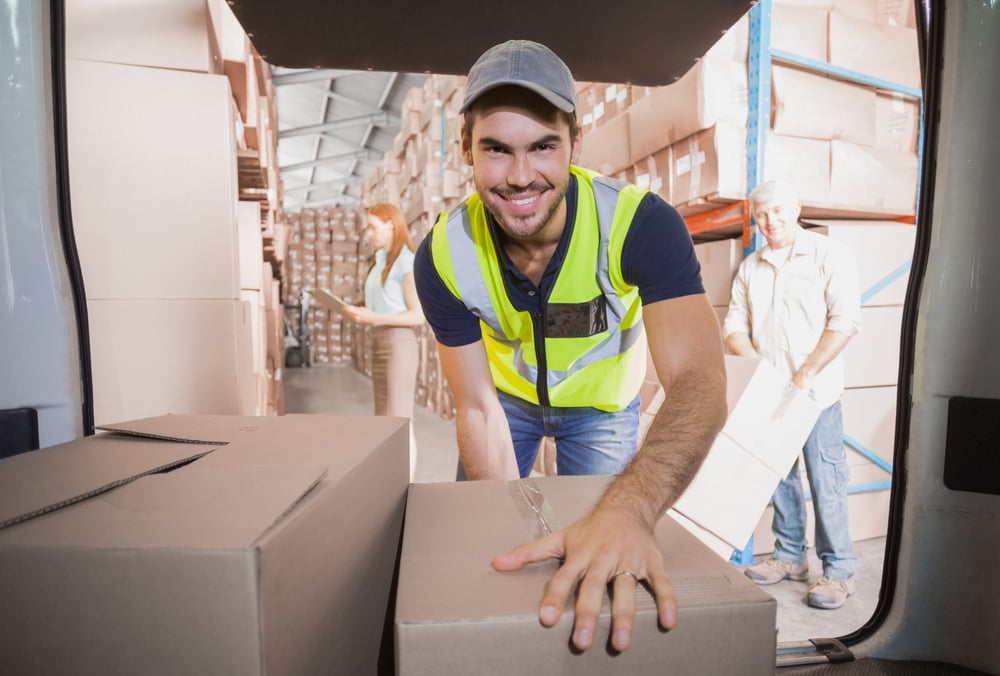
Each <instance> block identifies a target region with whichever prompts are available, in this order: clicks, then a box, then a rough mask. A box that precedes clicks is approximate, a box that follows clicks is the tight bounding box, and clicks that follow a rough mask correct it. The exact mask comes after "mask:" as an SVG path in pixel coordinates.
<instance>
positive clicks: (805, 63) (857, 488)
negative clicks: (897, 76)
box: [685, 0, 924, 565]
mask: <svg viewBox="0 0 1000 676" xmlns="http://www.w3.org/2000/svg"><path fill="white" fill-rule="evenodd" d="M772 4H773V2H772V0H758V2H757V3H756V4H755V5H754V6H753V7H751V8H750V16H749V23H750V27H749V33H750V39H749V53H748V54H747V90H748V103H749V105H748V112H747V194H748V195H749V194H750V191H751V190H753V188H754V187H755V186H756V185H757V184H758V183H759V182H760V179H761V178H762V177H763V175H764V158H765V150H766V143H767V134H768V130H769V128H770V126H771V66H772V63H773V62H779V63H783V64H788V65H792V66H796V67H799V68H803V69H805V70H809V71H811V72H815V73H818V74H824V75H829V76H831V77H834V78H837V79H840V80H846V81H848V82H852V83H855V84H861V85H866V86H870V87H875V88H877V89H882V90H885V91H889V92H894V93H898V94H902V95H904V96H907V97H909V98H913V99H915V100H917V101H918V102H919V104H920V105H919V109H920V113H919V114H920V116H921V118H922V117H923V114H924V111H923V92H922V91H921V90H920V89H916V88H914V87H909V86H907V85H903V84H899V83H897V82H891V81H889V80H885V79H882V78H878V77H874V76H871V75H868V74H865V73H860V72H857V71H854V70H850V69H847V68H842V67H839V66H835V65H833V64H830V63H827V62H825V61H818V60H816V59H812V58H808V57H804V56H800V55H798V54H793V53H791V52H788V51H785V50H781V49H776V48H774V47H773V46H772V45H771V16H772ZM918 128H919V133H918V138H917V155H918V162H917V166H918V167H921V166H922V162H920V159H921V158H922V155H923V144H924V139H923V124H920V125H919V126H918ZM920 179H921V176H920V173H919V169H918V174H917V195H919V194H920V182H921V181H920ZM899 220H901V221H903V222H914V221H913V220H912V219H905V218H904V219H899ZM685 222H686V223H687V226H688V230H689V232H690V233H691V236H692V237H694V238H696V239H697V238H712V237H713V235H714V236H716V237H718V236H723V237H725V236H728V235H729V234H730V233H732V232H733V231H742V233H743V251H744V255H750V254H751V253H753V252H754V251H756V250H757V249H759V248H760V247H761V246H763V237H762V236H761V235H760V233H759V232H757V229H756V227H755V224H754V222H753V218H752V215H751V214H750V209H749V203H748V202H747V201H746V200H743V201H741V202H734V203H732V204H727V205H724V206H721V207H716V208H714V209H711V210H708V211H704V212H701V213H698V214H694V215H692V216H687V217H685ZM909 269H910V263H906V264H905V265H903V266H901V267H900V268H899V269H897V270H894V271H893V272H892V273H890V274H889V275H888V276H886V277H885V278H884V279H882V280H880V281H879V282H877V283H876V284H875V285H873V286H872V287H871V288H870V289H867V290H866V291H865V292H864V293H863V294H862V302H864V301H866V300H868V299H869V298H871V297H872V296H873V295H875V294H876V293H878V292H879V291H880V290H881V289H883V288H885V287H886V286H888V285H889V284H890V283H892V282H893V281H895V280H896V279H898V278H899V277H901V276H902V275H905V274H907V273H908V272H909ZM844 443H845V444H847V445H848V446H849V447H851V448H852V449H853V450H855V451H857V452H858V453H859V454H861V455H862V456H863V457H865V458H866V459H867V460H869V461H870V462H872V463H873V464H874V465H876V466H877V467H879V468H881V469H883V470H884V471H885V472H886V473H887V474H889V476H890V478H889V479H886V480H884V481H875V482H869V483H865V484H857V485H852V486H849V487H848V489H847V492H848V494H854V493H864V492H871V491H882V490H887V489H889V488H890V487H891V485H892V479H891V476H892V465H891V464H890V463H888V462H886V461H885V460H883V459H882V458H881V457H880V456H879V455H878V454H877V453H875V452H874V451H872V450H871V449H869V448H867V447H865V446H864V444H862V443H861V442H859V441H858V440H856V439H854V438H852V437H851V436H850V435H848V434H846V433H845V434H844ZM805 497H806V499H807V500H808V499H810V497H811V496H810V494H809V492H808V490H807V491H806V493H805ZM753 545H754V542H753V536H751V537H750V541H749V542H748V543H747V545H746V547H745V548H744V549H742V550H735V551H734V552H733V555H732V557H731V559H730V560H731V561H732V562H733V563H736V564H738V565H748V564H751V563H753V560H754V556H753V549H754V546H753Z"/></svg>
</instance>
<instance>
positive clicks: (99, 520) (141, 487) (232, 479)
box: [0, 465, 326, 550]
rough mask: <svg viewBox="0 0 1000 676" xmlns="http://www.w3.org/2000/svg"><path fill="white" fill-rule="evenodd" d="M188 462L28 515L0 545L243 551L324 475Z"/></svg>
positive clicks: (295, 468)
mask: <svg viewBox="0 0 1000 676" xmlns="http://www.w3.org/2000/svg"><path fill="white" fill-rule="evenodd" d="M194 467H196V466H194ZM194 467H192V468H190V469H185V470H183V471H177V472H171V473H168V474H155V475H150V476H145V477H142V478H139V479H137V480H135V481H132V482H130V483H128V484H127V485H124V486H121V487H120V488H118V489H117V490H114V491H110V492H107V493H105V494H104V495H101V496H99V497H97V498H95V499H93V500H88V501H86V502H84V503H81V504H77V505H73V506H72V507H68V508H66V509H63V510H60V511H59V513H57V514H49V515H45V516H41V517H39V518H36V519H33V520H31V521H30V522H27V523H23V524H21V525H20V526H18V527H16V528H11V529H9V530H7V531H6V532H4V533H2V534H0V543H2V544H17V545H32V544H37V545H43V544H45V545H52V544H58V545H60V546H79V547H87V548H92V549H100V548H139V547H147V548H148V547H158V548H184V549H214V550H234V549H235V550H239V549H246V548H248V547H250V546H252V545H253V544H254V542H255V541H256V540H257V539H258V538H259V537H260V536H261V535H263V534H264V533H265V532H267V531H268V529H270V528H271V527H272V526H273V525H275V524H276V523H278V522H279V521H280V520H281V519H282V517H284V516H285V515H286V514H287V513H288V512H289V511H290V510H291V509H292V508H293V507H294V506H295V505H296V504H298V502H299V501H300V500H301V499H302V498H303V497H304V496H305V495H306V494H308V493H309V491H310V490H312V488H313V487H315V486H316V485H317V484H318V483H319V482H320V480H322V478H323V476H324V475H325V474H326V470H325V468H322V467H316V466H307V465H284V466H282V465H274V466H269V467H265V466H260V465H258V466H251V467H229V468H225V469H217V470H202V469H195V468H194Z"/></svg>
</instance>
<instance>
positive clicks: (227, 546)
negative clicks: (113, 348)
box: [0, 416, 408, 676]
mask: <svg viewBox="0 0 1000 676" xmlns="http://www.w3.org/2000/svg"><path fill="white" fill-rule="evenodd" d="M115 427H116V429H121V430H123V432H122V433H114V434H105V435H99V436H96V437H88V438H85V439H82V440H79V441H74V442H70V443H68V444H63V445H60V446H54V447H51V448H48V449H43V450H41V451H36V452H33V453H27V454H23V455H21V456H17V458H14V459H12V460H13V461H3V463H0V485H2V489H0V523H2V524H4V525H5V526H6V527H4V528H2V529H0V569H2V570H3V575H2V576H0V596H2V597H3V599H4V603H3V604H2V605H0V630H2V632H3V635H4V640H3V641H2V642H0V663H2V664H3V665H4V670H5V672H8V673H12V674H13V673H16V674H20V675H25V676H30V675H33V674H79V675H81V676H85V675H91V674H93V675H98V674H99V675H101V676H113V675H117V674H121V675H123V676H124V675H128V676H132V675H133V674H149V675H157V674H233V675H237V674H239V675H253V674H321V673H345V674H372V673H375V672H376V664H377V662H378V655H379V650H380V644H381V638H382V633H383V628H384V626H385V619H386V611H387V601H388V595H389V588H390V585H391V582H392V577H393V569H394V561H395V560H396V554H397V551H398V545H399V537H400V531H401V524H402V515H403V504H404V498H405V490H406V485H407V476H408V469H407V462H408V460H407V451H406V448H407V438H408V435H407V425H406V422H405V421H403V420H399V419H394V418H359V417H346V416H283V417H270V418H240V417H225V416H220V417H216V416H163V417H158V418H152V419H147V420H139V421H134V422H132V423H126V424H123V425H118V426H115ZM345 543H346V544H345ZM359 582H363V584H362V583H359Z"/></svg>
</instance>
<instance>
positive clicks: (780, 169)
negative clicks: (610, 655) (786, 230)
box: [764, 134, 830, 206]
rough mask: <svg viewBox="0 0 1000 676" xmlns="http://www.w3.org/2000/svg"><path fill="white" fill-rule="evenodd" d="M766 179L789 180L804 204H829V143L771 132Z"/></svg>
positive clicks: (765, 163) (765, 151)
mask: <svg viewBox="0 0 1000 676" xmlns="http://www.w3.org/2000/svg"><path fill="white" fill-rule="evenodd" d="M764 180H765V181H770V180H780V181H787V182H788V183H790V184H791V185H793V186H794V187H795V191H796V192H797V193H798V195H799V202H801V203H802V205H803V206H827V205H829V203H830V142H828V141H821V140H817V139H807V138H795V137H794V136H782V135H780V134H768V136H767V141H766V146H765V150H764Z"/></svg>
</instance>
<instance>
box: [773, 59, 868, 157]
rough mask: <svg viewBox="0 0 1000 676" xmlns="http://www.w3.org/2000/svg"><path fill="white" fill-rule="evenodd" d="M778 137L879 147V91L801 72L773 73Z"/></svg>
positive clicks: (780, 69) (784, 69)
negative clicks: (877, 104) (841, 141)
mask: <svg viewBox="0 0 1000 676" xmlns="http://www.w3.org/2000/svg"><path fill="white" fill-rule="evenodd" d="M771 86H772V89H773V92H774V96H773V100H772V112H773V123H772V128H773V129H774V133H776V134H782V135H784V136H800V137H804V138H817V139H826V140H832V139H840V140H843V141H850V142H852V143H859V144H861V145H869V146H870V145H875V126H876V124H875V121H876V114H875V111H876V96H875V90H874V89H871V88H869V87H862V86H861V85H856V84H851V83H849V82H845V81H843V80H837V79H835V78H831V77H827V76H825V75H820V74H817V73H809V72H806V71H803V70H799V69H797V68H788V67H785V66H777V65H776V66H774V68H773V69H772V73H771Z"/></svg>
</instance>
